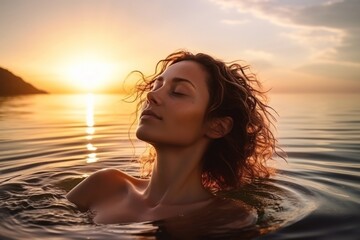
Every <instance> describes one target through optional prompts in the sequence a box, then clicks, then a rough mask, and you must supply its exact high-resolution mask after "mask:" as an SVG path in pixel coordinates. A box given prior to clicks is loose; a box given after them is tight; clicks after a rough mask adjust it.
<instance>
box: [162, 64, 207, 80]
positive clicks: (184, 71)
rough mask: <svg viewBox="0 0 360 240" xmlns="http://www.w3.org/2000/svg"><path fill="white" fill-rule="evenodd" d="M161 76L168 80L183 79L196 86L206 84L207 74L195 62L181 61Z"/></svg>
mask: <svg viewBox="0 0 360 240" xmlns="http://www.w3.org/2000/svg"><path fill="white" fill-rule="evenodd" d="M161 76H162V77H163V78H164V79H165V80H166V79H167V78H169V79H171V78H183V79H187V80H189V81H191V82H192V83H193V84H194V85H204V84H206V78H207V72H206V71H205V70H204V69H203V67H202V66H201V65H200V64H199V63H197V62H194V61H181V62H177V63H174V64H172V65H171V66H169V67H168V68H167V69H166V70H165V71H164V72H163V73H162V74H161Z"/></svg>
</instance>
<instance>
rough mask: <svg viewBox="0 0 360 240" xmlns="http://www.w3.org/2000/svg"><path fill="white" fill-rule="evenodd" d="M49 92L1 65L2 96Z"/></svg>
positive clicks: (0, 89) (0, 84)
mask: <svg viewBox="0 0 360 240" xmlns="http://www.w3.org/2000/svg"><path fill="white" fill-rule="evenodd" d="M40 93H47V92H45V91H43V90H39V89H37V88H35V87H34V86H33V85H31V84H30V83H27V82H25V81H24V80H23V79H22V78H20V77H18V76H16V75H14V74H13V73H11V72H10V71H8V70H6V69H4V68H1V67H0V96H11V95H22V94H40Z"/></svg>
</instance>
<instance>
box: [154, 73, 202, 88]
mask: <svg viewBox="0 0 360 240" xmlns="http://www.w3.org/2000/svg"><path fill="white" fill-rule="evenodd" d="M156 80H158V81H164V78H163V77H162V76H160V77H158V78H157V79H156ZM172 81H173V82H175V83H179V82H185V83H188V84H190V85H191V86H192V87H193V88H195V89H196V87H195V85H194V84H193V83H192V82H191V81H190V80H188V79H186V78H181V77H174V78H173V79H172Z"/></svg>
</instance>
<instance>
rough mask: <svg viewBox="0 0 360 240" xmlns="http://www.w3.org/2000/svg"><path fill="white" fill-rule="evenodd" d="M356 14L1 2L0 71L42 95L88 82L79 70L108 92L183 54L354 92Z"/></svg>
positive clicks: (188, 0)
mask: <svg viewBox="0 0 360 240" xmlns="http://www.w3.org/2000/svg"><path fill="white" fill-rule="evenodd" d="M359 12H360V1H359V0H348V1H346V0H343V1H340V0H303V1H300V0H253V1H250V0H228V1H227V0H179V1H169V0H152V1H149V0H127V1H125V0H117V1H116V0H97V1H95V0H86V1H85V0H83V1H81V0H77V1H75V0H0V33H1V36H0V67H4V68H7V69H9V70H10V71H12V72H14V73H16V74H17V75H19V76H21V77H23V78H24V79H25V80H26V81H28V82H30V83H32V84H34V85H36V86H38V87H39V88H42V89H44V90H48V91H50V92H63V91H78V90H81V88H82V87H84V86H85V85H89V84H87V83H86V82H85V80H84V78H85V77H87V75H86V73H81V72H80V73H79V69H80V70H81V71H83V72H87V73H88V74H91V73H92V72H94V71H98V72H100V73H99V74H98V75H99V76H101V77H102V78H101V79H100V78H99V79H93V80H92V81H93V83H92V84H94V86H96V87H95V89H97V90H102V89H104V88H105V87H111V88H112V89H116V88H118V87H119V86H120V85H121V82H122V80H123V79H124V77H125V76H126V74H127V73H128V72H129V71H131V70H134V69H139V70H143V71H145V72H146V73H151V72H150V70H152V69H153V68H154V65H155V63H156V62H157V61H158V60H159V59H162V58H164V57H166V56H167V55H168V54H169V53H171V52H173V51H175V50H178V49H187V50H190V51H194V52H205V53H208V54H211V55H213V56H215V57H217V58H220V59H223V60H226V61H232V60H235V59H241V60H244V61H246V63H248V64H250V65H252V66H253V72H255V73H257V74H258V77H259V78H260V80H262V81H263V82H264V84H265V85H266V86H268V87H272V88H273V90H274V91H357V92H359V93H360V14H359ZM94 81H95V82H96V81H98V82H97V83H96V84H95V83H94ZM101 82H102V83H101ZM92 90H94V89H92Z"/></svg>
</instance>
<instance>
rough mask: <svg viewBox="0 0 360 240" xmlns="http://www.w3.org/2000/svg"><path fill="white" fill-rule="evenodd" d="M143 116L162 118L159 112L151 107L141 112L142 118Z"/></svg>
mask: <svg viewBox="0 0 360 240" xmlns="http://www.w3.org/2000/svg"><path fill="white" fill-rule="evenodd" d="M142 117H151V118H156V119H158V120H162V117H160V116H159V115H158V114H156V113H155V112H154V111H152V110H150V109H147V110H144V111H143V112H142V113H141V116H140V118H142Z"/></svg>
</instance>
